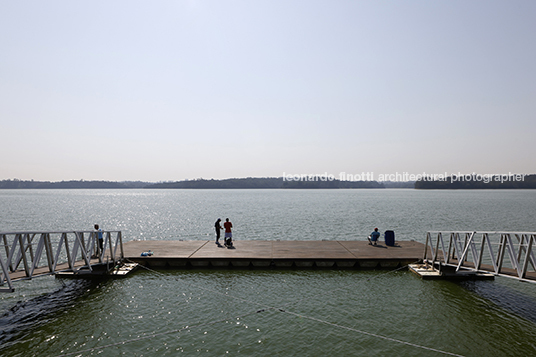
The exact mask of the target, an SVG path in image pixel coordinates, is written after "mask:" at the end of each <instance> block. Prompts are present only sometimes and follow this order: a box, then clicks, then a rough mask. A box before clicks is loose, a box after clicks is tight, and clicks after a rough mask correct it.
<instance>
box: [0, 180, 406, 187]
mask: <svg viewBox="0 0 536 357" xmlns="http://www.w3.org/2000/svg"><path fill="white" fill-rule="evenodd" d="M386 184H387V183H386ZM386 184H384V183H379V182H376V181H339V180H325V181H322V180H318V181H288V180H283V178H282V177H247V178H231V179H224V180H214V179H210V180H207V179H196V180H185V181H175V182H159V183H151V182H142V181H125V182H114V181H85V180H79V181H75V180H73V181H60V182H50V181H33V180H30V181H23V180H18V179H15V180H3V181H0V189H91V188H94V189H98V188H100V189H104V188H110V189H128V188H157V189H164V188H183V189H249V188H256V189H270V188H271V189H277V188H288V189H314V188H322V189H324V188H330V189H336V188H386V187H388V186H387V185H386ZM395 187H400V186H395ZM403 187H406V186H403ZM411 187H413V184H411Z"/></svg>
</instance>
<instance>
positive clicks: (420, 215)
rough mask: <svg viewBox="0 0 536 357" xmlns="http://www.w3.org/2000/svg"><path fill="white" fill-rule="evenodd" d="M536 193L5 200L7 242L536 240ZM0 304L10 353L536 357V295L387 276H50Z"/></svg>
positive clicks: (9, 194) (2, 216)
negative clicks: (386, 237)
mask: <svg viewBox="0 0 536 357" xmlns="http://www.w3.org/2000/svg"><path fill="white" fill-rule="evenodd" d="M535 214H536V191H534V190H522V191H513V190H512V191H507V190H504V191H503V190H490V191H420V190H0V231H3V232H13V231H47V230H51V231H62V230H71V231H72V230H91V229H92V227H93V224H95V223H99V224H100V225H101V227H102V228H103V229H105V230H121V231H122V232H123V236H124V239H125V240H127V241H128V240H132V239H145V240H178V239H182V240H208V239H211V240H212V239H214V237H213V234H214V233H213V224H214V221H215V220H216V219H217V218H218V217H221V218H223V219H224V218H226V217H229V218H230V220H231V221H232V222H233V225H234V227H235V229H234V231H233V236H234V238H235V241H236V246H237V249H239V246H240V239H248V240H252V239H259V240H274V239H281V240H321V239H327V240H355V239H365V237H366V236H367V235H368V234H369V233H370V232H371V230H372V229H373V228H374V227H378V228H379V229H380V230H381V231H383V230H387V229H392V230H394V231H395V233H396V239H397V240H411V239H414V240H417V241H421V242H424V239H425V234H426V232H427V231H430V230H446V231H450V230H479V231H484V230H485V231H494V230H500V231H536V227H535V224H534V216H535ZM15 288H16V291H15V293H12V294H1V295H0V355H2V356H56V355H76V356H92V355H106V356H109V355H128V356H161V355H169V356H174V355H177V354H179V353H182V354H184V355H245V356H251V355H258V356H264V355H281V356H288V355H303V356H323V355H341V356H343V355H356V356H435V355H437V356H440V355H448V353H451V354H455V355H465V356H492V355H493V356H498V355H500V356H534V355H536V284H528V283H519V282H517V281H514V280H510V279H506V278H497V279H496V280H495V281H480V282H465V283H453V282H448V281H422V280H420V279H419V278H418V277H416V276H414V275H413V274H411V273H410V272H408V271H405V270H399V271H386V270H319V269H317V270H277V269H275V270H271V269H259V270H257V269H256V270H242V269H233V268H228V269H220V270H218V269H210V270H195V269H191V270H162V271H146V270H141V271H138V272H137V273H135V274H134V275H132V276H130V277H128V278H126V279H121V280H110V281H105V282H100V283H90V282H82V281H70V280H69V281H62V280H59V279H54V278H53V277H44V278H37V279H34V280H32V281H23V282H17V283H15Z"/></svg>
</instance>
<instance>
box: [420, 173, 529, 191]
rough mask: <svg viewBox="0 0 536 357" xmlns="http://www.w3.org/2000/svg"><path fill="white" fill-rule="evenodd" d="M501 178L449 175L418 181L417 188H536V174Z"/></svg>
mask: <svg viewBox="0 0 536 357" xmlns="http://www.w3.org/2000/svg"><path fill="white" fill-rule="evenodd" d="M500 178H501V177H500V175H497V176H491V177H488V179H489V180H484V179H480V180H478V179H477V180H474V179H473V180H465V179H460V178H459V177H451V176H449V177H447V178H446V179H445V180H437V181H426V180H420V181H417V182H415V188H416V189H423V190H426V189H432V190H442V189H446V190H474V189H480V190H483V189H488V190H489V189H536V175H524V177H523V180H515V179H508V180H503V181H502V182H501V180H500ZM486 181H487V182H486Z"/></svg>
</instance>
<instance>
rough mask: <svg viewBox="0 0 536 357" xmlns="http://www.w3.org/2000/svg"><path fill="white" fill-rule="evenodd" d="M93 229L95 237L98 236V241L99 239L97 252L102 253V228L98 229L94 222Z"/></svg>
mask: <svg viewBox="0 0 536 357" xmlns="http://www.w3.org/2000/svg"><path fill="white" fill-rule="evenodd" d="M95 230H96V231H97V238H98V241H99V248H100V251H99V254H102V251H103V246H104V239H103V237H102V229H100V228H99V225H98V224H96V225H95Z"/></svg>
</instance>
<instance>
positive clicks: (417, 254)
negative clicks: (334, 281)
mask: <svg viewBox="0 0 536 357" xmlns="http://www.w3.org/2000/svg"><path fill="white" fill-rule="evenodd" d="M234 245H235V249H227V248H224V247H218V246H217V245H216V244H215V243H214V241H130V242H126V243H123V249H124V252H125V257H126V258H139V257H140V255H141V253H142V252H146V251H149V250H151V251H152V252H153V253H154V255H153V256H152V257H154V258H188V259H233V258H235V259H341V260H344V259H415V260H416V259H420V258H422V257H423V254H424V244H422V243H418V242H414V241H401V242H396V244H395V246H393V247H389V246H386V245H385V244H384V243H379V244H378V245H377V246H371V245H369V244H368V241H277V240H274V241H264V240H240V241H235V242H234Z"/></svg>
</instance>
